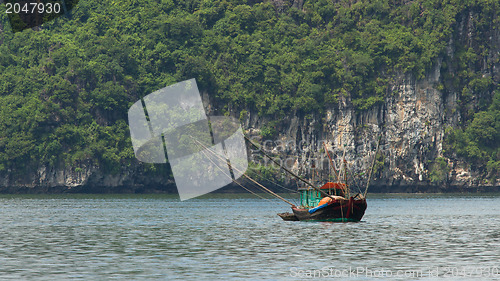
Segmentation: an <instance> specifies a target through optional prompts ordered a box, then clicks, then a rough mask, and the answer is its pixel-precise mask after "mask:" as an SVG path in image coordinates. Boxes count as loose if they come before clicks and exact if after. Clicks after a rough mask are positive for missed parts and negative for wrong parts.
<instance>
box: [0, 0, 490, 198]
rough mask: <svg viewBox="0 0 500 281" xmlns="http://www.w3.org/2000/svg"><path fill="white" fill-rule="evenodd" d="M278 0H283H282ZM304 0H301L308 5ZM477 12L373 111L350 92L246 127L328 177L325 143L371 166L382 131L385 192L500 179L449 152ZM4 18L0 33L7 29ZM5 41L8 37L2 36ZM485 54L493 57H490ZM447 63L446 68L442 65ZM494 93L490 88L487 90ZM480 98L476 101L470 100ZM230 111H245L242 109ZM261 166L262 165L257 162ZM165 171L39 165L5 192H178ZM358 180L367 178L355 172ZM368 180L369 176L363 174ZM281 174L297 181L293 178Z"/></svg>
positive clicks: (378, 175)
mask: <svg viewBox="0 0 500 281" xmlns="http://www.w3.org/2000/svg"><path fill="white" fill-rule="evenodd" d="M278 2H279V1H278ZM302 3H303V1H301V0H298V1H294V5H298V6H301V5H302ZM474 17H475V15H474V13H473V12H472V11H471V12H469V13H468V14H463V15H461V18H459V19H458V22H457V24H456V30H455V32H454V34H453V36H452V37H451V38H450V40H449V44H448V45H449V46H448V49H447V53H446V54H443V55H442V56H441V57H439V58H437V59H436V60H435V62H434V64H433V65H434V67H433V68H432V69H431V70H429V71H428V73H427V74H426V75H425V77H424V78H422V79H417V78H416V77H414V76H413V75H411V74H400V75H399V76H397V77H394V78H393V79H392V82H391V84H390V85H389V87H388V92H387V95H386V97H385V100H384V102H383V103H381V104H379V105H376V106H374V107H372V108H371V109H370V110H365V111H359V110H356V109H355V107H354V106H353V104H352V102H351V100H350V98H349V97H346V96H344V97H339V102H338V104H336V105H335V106H333V107H330V108H327V109H326V112H325V114H323V115H319V114H309V115H304V114H299V113H297V112H291V113H290V115H288V116H287V117H286V118H285V119H284V120H282V122H280V125H279V126H278V127H276V128H275V129H276V131H277V134H276V135H275V136H274V137H272V138H270V139H263V138H262V137H261V135H262V134H261V131H262V129H263V128H264V127H265V126H266V124H268V123H269V121H271V120H270V119H269V118H264V117H260V116H258V115H257V114H256V113H254V112H252V111H250V110H249V112H248V114H247V116H246V118H244V119H243V120H242V122H243V126H244V127H245V129H246V131H247V133H248V134H249V135H250V136H251V137H252V138H254V139H255V140H257V141H258V142H260V143H261V144H262V145H263V146H264V148H265V150H266V151H268V152H270V153H272V154H273V155H275V156H278V157H279V158H280V159H281V161H282V163H283V165H285V166H287V167H288V168H290V169H292V170H295V171H296V172H298V173H299V174H301V175H304V176H305V177H307V178H316V179H317V178H318V177H319V178H322V179H326V178H327V177H328V175H329V174H331V173H330V172H329V163H328V162H329V161H328V158H327V156H326V154H325V149H324V145H326V147H327V149H328V150H329V151H330V152H333V155H332V156H333V157H334V159H337V162H336V163H337V166H339V165H340V162H339V161H338V160H339V159H340V158H341V156H342V155H343V154H344V153H345V158H346V160H347V164H348V166H349V168H350V169H351V170H352V171H353V172H354V174H359V173H362V172H366V171H367V170H368V169H369V167H370V166H371V163H372V160H373V157H374V154H375V149H376V145H377V139H378V136H379V135H381V136H382V142H381V147H380V155H382V156H379V158H378V160H377V165H376V171H375V173H374V177H373V183H374V185H375V188H374V189H375V190H377V189H378V190H380V191H425V190H433V191H435V190H438V189H441V188H448V189H452V190H456V189H462V188H477V187H485V186H497V187H498V186H500V181H499V180H497V181H496V182H494V183H492V182H489V183H486V182H483V181H482V180H481V178H482V177H483V176H484V175H482V174H481V171H476V170H474V169H471V167H470V166H469V165H468V163H466V162H464V161H463V160H460V159H458V158H457V159H455V158H451V157H449V156H448V155H447V154H446V153H444V151H443V142H444V139H445V137H446V130H447V129H448V128H454V127H456V126H457V125H458V124H459V122H461V120H462V118H463V117H462V112H461V111H460V110H458V106H459V99H460V92H459V89H454V88H453V85H451V86H450V87H447V90H446V91H443V87H442V85H445V84H446V85H449V84H450V82H449V81H446V78H445V75H443V74H444V73H443V71H444V72H447V74H449V75H448V76H452V75H453V72H454V71H456V70H455V69H453V68H452V67H449V66H450V65H453V64H452V63H451V62H453V60H454V59H455V52H456V49H455V46H456V45H457V44H459V45H460V44H461V45H466V46H469V47H470V46H472V45H473V44H474V43H473V42H472V41H473V40H472V39H471V38H472V37H473V35H474V26H473V19H474ZM2 30H3V28H2V26H1V25H0V34H1V33H2ZM484 40H485V42H487V43H488V45H489V46H496V47H495V48H491V49H490V50H489V53H488V54H486V55H485V63H484V66H483V67H482V69H481V72H482V73H483V75H485V76H490V77H492V78H493V81H495V83H496V84H497V85H498V81H500V65H499V63H498V61H499V56H500V28H498V27H496V28H493V29H492V30H491V31H490V32H489V33H488V34H487V36H486V38H484ZM0 41H1V38H0ZM486 61H490V62H491V61H492V62H494V63H493V64H491V63H486ZM444 63H446V64H447V65H448V67H447V68H446V69H445V70H443V67H442V66H443V64H444ZM483 94H487V93H483ZM203 99H204V102H205V103H206V104H205V105H206V108H207V112H208V113H209V114H211V113H214V111H215V108H217V107H218V106H217V104H216V103H214V102H213V99H212V98H211V97H210V95H209V94H207V93H204V94H203ZM471 106H473V107H474V106H475V105H474V100H473V102H472V104H471ZM229 108H230V111H231V114H233V115H235V116H239V115H240V114H239V112H238V111H237V110H231V106H229ZM249 151H250V152H251V153H250V160H252V162H254V164H263V165H264V166H270V165H271V163H269V162H267V163H266V162H265V160H264V158H262V157H261V156H262V155H259V153H258V152H256V151H252V150H249ZM439 157H442V158H443V159H444V160H445V161H446V162H447V164H448V167H449V169H448V171H447V174H446V175H445V177H446V178H445V180H444V182H443V183H442V184H440V185H439V186H437V188H431V189H429V188H428V187H429V186H430V185H431V182H430V170H431V167H432V165H433V163H434V162H435V160H436V159H437V158H439ZM251 169H255V165H253V166H252V167H251ZM165 174H167V173H164V174H163V175H162V174H161V173H160V174H158V173H156V174H155V175H151V174H149V173H148V172H145V171H144V169H143V166H142V165H141V164H140V163H135V164H133V165H131V166H127V167H122V168H121V169H120V171H119V172H118V173H109V172H106V171H104V170H103V169H102V167H99V166H97V165H95V164H93V162H92V161H88V162H87V163H82V164H81V165H80V166H78V167H67V166H65V165H64V164H62V163H61V164H60V165H57V167H53V166H43V167H38V169H36V170H31V171H28V172H27V173H25V174H22V175H19V174H13V173H11V172H10V171H9V172H7V173H4V174H3V175H0V191H4V192H18V191H20V190H21V191H24V192H30V191H37V192H47V191H53V192H61V191H93V192H112V191H129V192H134V191H175V184H174V182H173V180H172V179H171V178H170V177H168V176H165ZM355 178H356V179H357V180H358V182H359V183H361V179H362V178H363V177H359V178H358V177H355ZM364 179H365V180H366V176H365V177H364ZM282 181H284V182H285V183H288V184H294V183H293V181H292V180H291V178H283V179H282Z"/></svg>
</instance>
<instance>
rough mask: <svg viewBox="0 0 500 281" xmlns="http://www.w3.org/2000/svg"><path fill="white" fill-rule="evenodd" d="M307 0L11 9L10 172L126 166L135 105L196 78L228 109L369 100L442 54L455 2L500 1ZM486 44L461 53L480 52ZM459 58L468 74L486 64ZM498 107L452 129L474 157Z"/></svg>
mask: <svg viewBox="0 0 500 281" xmlns="http://www.w3.org/2000/svg"><path fill="white" fill-rule="evenodd" d="M292 3H293V4H292ZM301 3H302V1H292V0H282V1H259V0H249V1H244V0H182V1H181V0H147V1H146V0H140V1H139V0H120V1H116V0H105V1H95V0H92V1H91V0H86V1H83V0H82V1H80V2H79V4H78V6H77V7H76V8H75V9H74V10H73V11H72V15H71V16H70V17H62V18H59V19H57V20H56V21H54V22H50V23H47V24H44V25H43V26H42V27H41V28H40V29H37V30H25V31H23V32H18V33H12V32H10V30H9V29H8V28H7V27H6V26H8V25H7V17H5V16H4V15H5V14H4V13H3V12H2V18H1V21H0V23H1V24H2V25H3V26H4V32H3V33H0V73H1V77H0V171H5V170H8V169H9V170H12V171H14V170H19V169H20V168H22V167H25V168H26V167H29V166H30V165H31V166H33V167H38V166H39V165H44V164H50V165H61V163H62V164H65V165H74V164H77V163H79V162H80V161H87V160H88V159H93V161H95V162H96V163H97V164H99V165H101V166H103V167H105V168H106V169H109V170H111V171H113V170H116V169H118V168H119V167H120V165H127V163H130V161H131V160H132V159H133V151H132V145H131V143H130V140H129V133H128V128H127V124H126V116H127V109H128V107H129V106H130V105H131V104H132V103H133V102H135V101H136V100H137V99H139V98H140V97H143V96H145V95H147V94H149V93H151V92H153V91H155V90H157V89H159V88H162V87H164V86H166V85H169V84H173V83H175V82H178V81H181V80H184V79H189V78H193V77H194V78H196V79H197V81H198V84H199V86H200V88H201V90H202V91H205V92H208V93H209V94H210V95H211V96H212V97H213V101H214V102H215V104H217V105H219V107H220V108H219V110H220V111H221V113H228V112H230V113H231V114H235V115H236V116H237V117H238V116H240V117H241V118H244V117H245V116H244V115H245V114H240V112H241V111H242V110H245V111H243V112H247V111H252V112H257V113H258V114H260V115H268V116H272V117H274V118H275V120H278V119H279V118H280V117H283V116H284V115H286V114H287V113H288V112H289V111H291V110H296V111H297V112H299V113H303V114H310V113H312V112H314V113H315V114H322V112H323V110H324V109H325V107H326V106H329V105H332V104H335V103H336V102H337V99H338V98H339V97H340V96H350V98H351V100H352V102H353V104H354V105H355V106H356V108H357V109H358V110H365V109H367V108H370V107H371V106H373V105H375V104H379V103H381V102H383V98H384V96H385V95H387V94H389V93H388V85H390V83H391V81H392V79H393V77H394V76H395V75H396V74H398V73H413V74H414V75H415V77H417V78H422V77H424V75H425V74H426V71H428V70H429V69H430V68H431V67H432V66H433V65H432V64H433V63H434V62H435V61H436V58H437V57H439V56H444V55H446V46H447V44H448V41H449V38H450V36H452V31H453V29H454V25H455V23H456V21H457V17H458V15H460V14H464V13H465V11H467V10H470V9H479V10H484V12H485V13H487V14H488V15H489V18H491V17H493V18H494V15H496V14H498V11H499V3H498V1H496V0H414V1H394V0H370V1H347V0H340V1H330V0H305V1H303V6H301ZM489 18H488V17H486V20H488V19H489ZM490 24H491V22H490ZM494 24H496V25H497V26H498V21H497V22H496V23H494ZM483 25H488V22H483ZM490 47H491V46H485V47H484V48H482V49H479V50H475V49H470V50H466V51H465V52H463V54H462V53H461V55H463V56H474V57H475V58H477V59H480V58H481V56H484V54H482V53H481V52H483V51H485V50H487V49H488V48H490ZM462 69H464V70H465V71H469V72H470V73H469V74H464V75H467V77H468V78H467V79H469V80H470V81H469V80H467V81H469V82H471V83H472V80H471V79H472V78H473V76H474V75H476V73H475V72H476V71H477V69H476V68H474V67H469V66H468V65H464V66H463V67H462ZM458 79H461V77H458ZM462 80H463V79H462ZM483 82H484V83H486V84H488V83H489V84H488V85H487V86H486V87H487V88H488V87H491V86H492V85H493V84H492V83H493V82H492V81H489V82H488V81H476V82H474V83H475V84H474V83H473V85H470V86H469V85H468V84H467V87H468V89H469V88H470V91H468V92H464V95H465V94H468V95H474V94H475V92H474V91H475V90H474V89H473V88H471V87H476V86H477V87H483V86H482V84H481V83H483ZM474 85H476V86H474ZM443 87H447V85H443ZM464 87H465V86H464ZM479 90H482V91H484V89H482V88H481V89H479ZM464 102H466V101H465V100H464ZM495 108H496V107H492V108H491V109H488V111H485V112H486V113H477V114H476V115H474V113H472V114H471V116H470V118H473V119H474V121H472V123H470V124H471V125H470V126H469V125H468V124H464V128H463V130H462V129H460V130H459V131H457V132H456V134H460V133H463V134H466V135H470V136H471V138H470V141H468V139H467V138H462V137H457V139H461V140H463V141H464V142H463V143H460V144H458V143H457V144H455V149H456V150H457V151H458V153H460V154H461V155H464V156H466V157H475V156H472V155H469V154H468V153H469V152H467V153H465V152H461V151H462V150H461V149H462V147H466V146H467V147H468V146H471V145H473V144H472V143H473V142H476V143H474V145H476V144H477V147H478V149H479V150H480V151H483V152H487V151H489V149H492V147H496V148H495V149H496V151H497V154H498V143H499V142H498V130H499V128H498V127H493V130H496V131H494V132H492V135H495V136H494V137H493V136H492V137H491V138H490V137H487V136H485V135H483V136H484V138H481V139H474V138H473V137H472V136H473V135H474V134H475V132H476V131H474V130H478V129H479V130H481V129H482V128H483V127H481V126H482V125H484V124H485V122H486V123H489V122H490V121H491V120H490V119H493V120H496V122H498V118H499V117H498V116H499V113H498V110H497V109H495ZM243 112H241V113H243ZM471 120H472V119H471ZM488 120H489V121H488ZM264 129H265V130H264V133H266V134H269V135H272V134H273V133H274V132H273V131H272V130H273V128H272V127H269V128H267V129H266V128H264ZM487 129H490V128H489V127H488V128H487ZM481 135H482V134H481ZM457 136H458V135H457ZM492 160H494V161H498V160H499V158H498V156H496V158H492ZM478 161H484V157H483V158H479V160H478ZM494 163H497V162H494ZM492 165H497V166H498V163H497V164H492Z"/></svg>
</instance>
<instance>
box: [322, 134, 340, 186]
mask: <svg viewBox="0 0 500 281" xmlns="http://www.w3.org/2000/svg"><path fill="white" fill-rule="evenodd" d="M323 146H324V147H325V151H326V155H328V159H330V167H332V169H333V171H334V172H335V175H336V176H337V181H340V176H339V173H337V169H335V165H333V161H332V157H330V152H328V148H327V147H326V144H325V143H323Z"/></svg>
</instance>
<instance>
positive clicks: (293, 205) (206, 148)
mask: <svg viewBox="0 0 500 281" xmlns="http://www.w3.org/2000/svg"><path fill="white" fill-rule="evenodd" d="M193 140H194V141H195V142H197V143H198V145H200V146H201V147H203V148H205V150H207V151H209V152H210V153H212V154H213V155H214V156H216V157H218V158H219V159H220V160H222V161H227V159H226V158H224V157H222V156H220V155H219V154H217V153H216V152H214V151H212V150H211V149H210V148H209V147H207V146H205V145H203V144H202V143H201V142H199V141H198V140H196V139H194V138H193ZM231 169H233V170H236V171H237V172H239V173H241V174H242V175H243V176H244V177H246V178H247V179H249V180H250V181H252V182H253V183H255V184H256V185H258V186H259V187H261V188H262V189H264V190H265V191H267V192H269V193H270V194H272V195H274V196H275V197H276V198H278V199H281V200H283V201H284V202H286V203H288V204H290V205H291V206H292V207H295V204H293V203H292V202H290V201H288V200H286V199H285V198H283V197H281V196H279V195H278V194H276V193H275V192H273V191H272V190H270V189H268V188H267V187H265V186H263V185H262V184H260V183H259V182H257V181H256V180H254V179H252V178H251V177H249V176H248V175H247V174H245V172H244V171H240V170H239V169H237V168H235V167H233V166H232V165H231Z"/></svg>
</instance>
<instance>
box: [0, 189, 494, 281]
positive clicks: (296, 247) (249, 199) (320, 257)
mask: <svg viewBox="0 0 500 281" xmlns="http://www.w3.org/2000/svg"><path fill="white" fill-rule="evenodd" d="M287 197H288V198H294V197H293V195H287ZM0 204H1V208H0V222H1V228H0V279H1V280H108V279H114V280H309V279H315V278H317V279H318V280H441V279H446V280H500V272H499V270H500V195H498V194H484V195H478V194H472V195H470V194H441V195H440V194H419V195H410V194H396V195H369V197H368V208H367V210H366V213H365V216H364V218H363V220H362V222H359V223H318V222H315V223H314V222H287V221H282V220H281V219H280V218H279V217H278V216H277V215H276V214H277V213H279V212H285V211H289V207H288V206H287V205H286V204H283V203H282V202H281V201H278V200H271V201H268V200H263V199H260V198H255V197H253V196H252V195H247V194H215V195H208V196H205V197H203V198H199V199H192V200H188V201H183V202H181V201H179V199H178V198H177V197H176V196H170V195H168V196H167V195H50V196H49V195H2V196H0ZM488 272H489V274H488Z"/></svg>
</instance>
